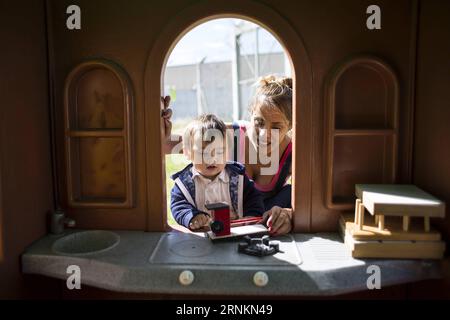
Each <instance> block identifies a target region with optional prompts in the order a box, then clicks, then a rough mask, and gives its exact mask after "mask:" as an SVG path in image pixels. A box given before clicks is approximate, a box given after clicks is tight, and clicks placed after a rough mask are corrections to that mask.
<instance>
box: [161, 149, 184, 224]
mask: <svg viewBox="0 0 450 320" xmlns="http://www.w3.org/2000/svg"><path fill="white" fill-rule="evenodd" d="M188 164H189V161H188V160H187V159H186V157H185V156H184V155H182V154H168V155H166V194H167V223H168V224H169V225H171V226H172V225H176V224H177V223H176V221H175V220H174V219H173V217H172V212H171V211H170V191H171V190H172V188H173V186H174V184H175V183H174V181H173V180H172V179H171V178H170V176H171V175H172V174H174V173H175V172H178V171H180V170H181V169H183V168H184V167H185V166H187V165H188Z"/></svg>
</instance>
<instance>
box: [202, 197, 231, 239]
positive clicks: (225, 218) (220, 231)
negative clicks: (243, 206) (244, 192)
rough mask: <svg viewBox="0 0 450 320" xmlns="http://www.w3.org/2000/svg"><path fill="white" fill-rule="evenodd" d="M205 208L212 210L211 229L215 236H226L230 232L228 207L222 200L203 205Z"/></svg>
mask: <svg viewBox="0 0 450 320" xmlns="http://www.w3.org/2000/svg"><path fill="white" fill-rule="evenodd" d="M205 207H206V209H208V210H210V211H212V222H211V225H210V227H211V231H212V232H213V233H214V234H215V235H216V236H219V237H220V236H227V235H229V234H231V232H230V228H231V223H230V207H229V206H228V204H226V203H223V202H218V203H211V204H207V205H205Z"/></svg>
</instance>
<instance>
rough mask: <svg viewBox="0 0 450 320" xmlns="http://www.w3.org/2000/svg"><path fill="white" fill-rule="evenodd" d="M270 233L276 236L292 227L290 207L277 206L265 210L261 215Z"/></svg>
mask: <svg viewBox="0 0 450 320" xmlns="http://www.w3.org/2000/svg"><path fill="white" fill-rule="evenodd" d="M263 217H264V218H265V220H266V219H267V221H266V225H267V227H268V228H269V233H270V235H273V236H278V235H281V234H286V233H288V232H290V231H291V229H292V209H290V208H280V207H277V206H274V207H272V209H270V210H268V211H266V212H265V213H264V215H263Z"/></svg>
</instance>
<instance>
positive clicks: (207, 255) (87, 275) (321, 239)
mask: <svg viewBox="0 0 450 320" xmlns="http://www.w3.org/2000/svg"><path fill="white" fill-rule="evenodd" d="M275 240H279V241H280V250H281V251H282V252H279V253H277V254H275V255H273V256H268V257H262V258H261V257H254V256H248V255H243V254H241V253H238V250H237V247H238V243H239V242H240V241H239V240H232V241H222V242H218V243H212V242H211V241H210V240H209V239H207V238H204V237H203V236H196V235H192V234H183V233H179V232H170V233H151V232H139V231H83V230H70V231H67V232H66V233H65V234H64V235H62V236H54V235H47V236H45V237H43V238H42V239H40V240H38V241H37V242H35V243H34V244H33V245H31V246H30V247H29V248H28V249H27V250H26V251H25V252H24V254H23V255H22V271H23V272H24V273H26V274H38V275H44V276H48V277H52V278H58V279H62V280H67V279H68V277H69V276H71V274H72V272H73V269H70V268H69V266H74V265H75V266H77V267H79V268H80V269H79V270H80V271H81V287H83V285H88V286H92V287H97V288H101V289H106V290H111V291H118V292H130V293H166V294H193V295H196V294H199V295H200V294H209V295H252V296H254V295H266V296H273V295H277V296H280V295H286V296H293V295H301V296H320V295H337V294H344V293H349V292H355V291H362V290H367V283H368V279H369V277H371V275H374V272H376V271H374V269H377V268H376V267H379V271H380V275H381V278H380V279H381V287H382V288H383V287H385V286H390V285H396V284H403V283H409V282H415V281H420V280H425V279H434V278H439V277H440V268H441V267H440V261H438V260H435V261H431V260H387V259H385V260H383V259H366V260H361V259H355V258H352V257H351V255H350V253H349V252H348V250H346V248H345V246H344V244H343V242H342V240H341V238H340V237H339V235H338V234H337V233H318V234H292V235H286V236H281V237H277V238H275ZM241 241H242V240H241ZM372 266H376V267H375V268H374V267H372ZM68 270H69V272H68ZM71 270H72V271H71ZM372 278H373V277H372ZM369 282H370V283H373V281H371V280H370V279H369Z"/></svg>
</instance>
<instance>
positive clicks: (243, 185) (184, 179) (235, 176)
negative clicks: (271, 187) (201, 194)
mask: <svg viewBox="0 0 450 320" xmlns="http://www.w3.org/2000/svg"><path fill="white" fill-rule="evenodd" d="M191 168H192V164H189V165H188V166H186V167H185V168H184V169H183V170H181V171H179V172H177V173H175V174H174V175H172V177H171V178H172V179H173V180H175V186H174V187H173V188H172V192H171V201H170V209H171V211H172V215H173V217H174V219H175V221H177V222H178V223H179V224H180V225H183V226H185V227H186V228H189V223H190V222H191V220H192V218H193V217H194V216H196V215H197V214H199V213H202V212H200V211H199V210H198V209H197V205H196V203H195V183H194V180H193V179H192V170H191ZM225 170H227V172H228V175H229V177H230V198H231V202H232V203H231V205H232V206H233V209H234V211H235V212H236V213H237V214H238V216H239V217H243V216H262V214H263V213H264V202H263V196H262V194H261V193H260V192H259V191H258V190H257V189H256V188H255V186H254V183H253V181H252V180H250V179H249V178H248V177H247V176H246V175H245V167H244V166H243V165H242V164H240V163H238V162H232V161H230V162H227V164H226V165H225Z"/></svg>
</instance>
